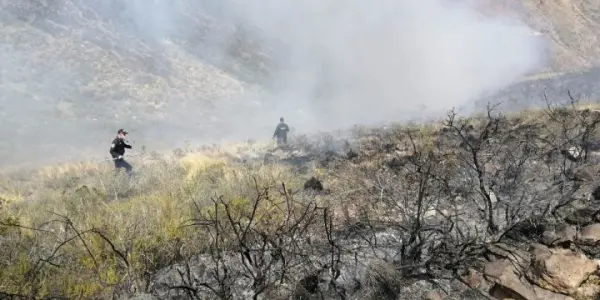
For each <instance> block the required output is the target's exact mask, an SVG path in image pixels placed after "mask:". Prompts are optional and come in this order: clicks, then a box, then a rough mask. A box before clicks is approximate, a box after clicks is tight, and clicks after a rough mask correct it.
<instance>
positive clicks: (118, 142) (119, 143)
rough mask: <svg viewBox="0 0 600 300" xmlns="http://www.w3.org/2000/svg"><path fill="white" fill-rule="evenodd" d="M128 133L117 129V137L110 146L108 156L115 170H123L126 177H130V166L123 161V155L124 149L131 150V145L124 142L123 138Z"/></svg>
mask: <svg viewBox="0 0 600 300" xmlns="http://www.w3.org/2000/svg"><path fill="white" fill-rule="evenodd" d="M127 134H128V132H127V131H125V129H119V131H117V137H116V138H115V139H114V140H113V141H112V145H111V146H110V155H111V156H112V158H113V161H114V162H115V168H117V169H119V168H124V169H125V171H127V174H128V175H131V169H133V168H132V167H131V165H130V164H129V163H128V162H127V161H125V159H123V155H125V149H131V145H129V144H127V143H126V142H125V137H126V136H127Z"/></svg>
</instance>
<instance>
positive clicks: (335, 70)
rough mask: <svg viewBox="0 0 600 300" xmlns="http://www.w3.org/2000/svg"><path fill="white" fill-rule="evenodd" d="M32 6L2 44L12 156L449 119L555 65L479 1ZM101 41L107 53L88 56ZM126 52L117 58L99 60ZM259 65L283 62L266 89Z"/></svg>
mask: <svg viewBox="0 0 600 300" xmlns="http://www.w3.org/2000/svg"><path fill="white" fill-rule="evenodd" d="M22 3H23V4H16V5H15V4H7V5H9V6H11V5H12V6H11V7H10V9H6V7H4V8H5V9H4V10H3V14H2V19H1V21H0V22H1V25H2V28H3V29H4V30H5V31H6V32H9V33H10V34H6V35H4V37H3V38H2V39H1V42H2V44H1V45H2V49H3V52H2V54H1V55H2V63H1V64H2V65H1V66H2V78H0V80H1V90H0V91H1V94H0V96H1V97H0V107H1V109H2V113H3V125H2V131H1V132H0V134H2V136H1V138H2V140H3V143H2V147H1V148H0V151H2V160H1V163H2V164H4V165H8V164H15V163H20V162H23V161H27V162H44V163H50V162H55V161H60V160H65V159H95V158H102V157H104V156H106V155H107V153H108V144H109V142H110V139H111V138H112V137H113V135H114V133H115V131H116V129H117V128H119V127H125V128H128V129H130V131H131V133H132V136H131V138H132V139H135V140H136V145H146V146H147V147H148V148H149V149H154V150H163V149H169V148H173V147H178V146H181V145H183V143H185V142H189V143H191V144H202V143H212V142H219V141H222V140H230V141H231V140H244V139H248V138H270V136H271V135H272V133H273V129H274V127H275V125H276V122H277V121H278V119H279V117H280V116H284V117H286V121H288V122H289V124H290V125H291V126H292V127H293V129H294V131H295V132H302V133H310V132H314V131H330V130H334V129H338V128H344V127H348V126H352V125H354V124H362V125H376V124H381V123H385V122H390V121H394V122H398V121H402V120H408V119H415V118H417V119H418V118H421V117H428V116H436V115H437V114H439V113H444V112H445V111H446V110H447V109H450V108H452V107H467V108H468V107H469V105H470V104H471V103H473V101H474V100H475V99H476V98H477V97H478V96H480V95H482V94H484V93H491V92H494V91H497V90H499V89H502V88H503V87H505V86H507V85H509V84H510V83H512V82H515V81H516V80H518V79H519V78H520V77H522V76H523V75H525V74H527V73H529V72H532V71H535V70H536V69H537V68H539V67H541V66H542V65H543V64H544V63H545V57H544V53H546V52H545V51H544V49H543V47H544V45H543V44H541V43H540V42H539V40H537V39H533V38H532V37H531V36H530V35H529V33H530V32H531V31H532V29H530V28H528V27H527V26H526V25H525V24H523V23H521V22H519V21H518V20H517V19H514V18H511V16H508V15H497V16H483V15H481V14H480V13H479V12H478V11H477V10H476V9H474V8H473V6H472V5H471V4H470V3H469V2H465V1H463V2H459V1H442V0H432V1H423V0H411V1H392V0H381V1H377V2H366V1H358V0H349V1H340V0H326V1H322V0H307V1H291V0H277V1H267V0H255V1H238V0H202V1H201V0H175V1H173V0H170V1H167V0H153V1H150V0H132V1H122V0H112V1H105V2H98V1H90V0H79V1H76V0H72V1H68V0H67V1H61V2H56V3H53V4H49V5H52V6H42V5H38V4H36V3H37V2H36V1H35V0H29V1H24V2H22ZM15 7H17V8H16V9H15ZM32 16H33V17H32ZM42 33H44V34H42ZM242 33H243V36H244V37H243V39H241V38H240V34H242ZM9 37H10V38H9ZM25 38H29V40H27V41H24V39H25ZM240 40H243V42H240ZM248 41H250V42H248ZM86 43H93V44H94V48H90V49H93V51H96V52H98V53H100V54H98V55H90V53H91V52H85V51H80V52H77V51H73V49H75V48H77V47H84V46H82V45H87V44H86ZM236 43H237V44H236ZM234 44H235V45H234ZM248 45H252V46H248ZM244 46H248V48H244ZM52 47H55V48H56V50H55V51H54V52H53V55H51V56H49V55H43V53H46V52H48V51H51V50H52ZM236 47H237V48H236ZM240 47H241V48H242V49H239V48H240ZM233 48H236V49H235V50H236V51H233V50H232V49H233ZM86 49H87V48H86ZM42 50H45V51H46V50H47V51H46V52H44V51H42ZM90 51H92V50H90ZM140 51H141V52H143V53H144V55H143V56H142V55H138V56H139V57H138V56H136V53H139V52H140ZM41 53H42V54H41ZM111 56H115V57H118V59H115V60H111V62H113V61H116V62H118V63H114V64H108V63H106V62H102V61H99V59H100V58H103V57H111ZM140 57H143V59H141V58H140ZM248 57H250V58H248ZM244 58H246V60H244ZM259 58H260V59H259ZM149 62H151V65H152V66H153V68H152V69H149V64H150V63H149ZM103 63H104V64H103ZM253 63H254V64H256V65H258V64H264V65H266V67H265V68H267V69H268V73H267V74H268V75H267V76H264V77H263V78H262V79H261V80H260V85H257V84H256V83H255V82H252V81H251V80H248V78H252V77H253V76H252V74H253V73H252V72H251V71H248V69H252V68H249V67H248V66H249V65H252V64H253ZM186 64H194V66H200V65H202V66H203V67H201V68H200V67H197V68H195V69H194V68H192V67H190V68H188V69H186V68H184V67H181V66H185V65H186ZM225 65H227V66H229V67H228V68H227V70H228V71H227V72H223V71H222V70H221V71H219V70H218V69H219V68H221V69H224V68H223V66H225ZM92 66H94V67H92ZM211 68H216V69H214V70H213V69H211ZM105 69H119V72H116V73H118V74H119V75H120V76H122V79H121V78H120V77H119V78H113V81H112V82H116V81H117V80H127V81H128V84H127V86H128V87H130V86H133V87H135V88H131V89H128V90H125V89H124V88H123V87H119V88H117V87H115V86H114V85H111V83H107V84H105V85H99V88H100V89H102V90H104V92H103V93H99V92H97V90H96V92H95V94H93V95H90V93H89V91H88V90H86V89H85V88H86V87H87V86H89V85H90V82H95V86H96V87H98V84H97V81H98V80H97V77H98V75H97V73H98V70H105ZM193 72H196V73H197V72H205V76H204V77H198V75H197V74H196V73H193ZM242 74H243V75H244V76H242ZM192 75H193V76H192ZM194 76H195V77H194ZM146 77H148V78H153V79H152V80H150V81H148V80H146V81H144V80H143V78H146ZM132 78H133V79H132ZM140 78H142V79H140ZM190 78H202V80H198V81H193V80H191V79H190ZM134 79H135V80H134ZM186 79H187V81H186ZM95 80H96V81H95ZM194 80H195V79H194ZM156 82H160V84H156ZM190 86H193V89H192V88H190ZM119 89H121V90H120V91H119ZM182 89H186V90H185V92H182ZM138 90H139V91H144V92H137V91H138ZM150 102H152V103H158V104H156V105H154V104H153V105H148V103H150ZM57 107H58V111H59V113H57ZM149 107H150V108H149ZM467 113H468V112H467Z"/></svg>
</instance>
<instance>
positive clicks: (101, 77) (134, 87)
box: [0, 0, 600, 166]
mask: <svg viewBox="0 0 600 300" xmlns="http://www.w3.org/2000/svg"><path fill="white" fill-rule="evenodd" d="M128 3H131V4H124V2H120V1H116V0H115V1H106V2H102V4H99V3H95V4H93V3H92V2H90V1H83V0H61V1H53V2H49V1H41V0H26V1H3V2H2V4H1V7H0V9H1V12H0V47H1V50H2V51H1V52H0V53H1V54H0V55H1V58H2V62H3V64H2V70H3V72H2V80H1V81H0V91H1V93H0V108H1V110H0V113H1V114H2V118H3V126H2V128H1V129H0V134H1V135H2V137H3V138H4V139H7V141H9V142H7V143H2V145H1V146H0V156H1V157H3V160H2V164H3V165H5V166H7V165H28V164H29V165H36V164H37V163H49V162H56V161H69V160H73V159H84V160H86V159H102V157H103V156H105V150H104V149H105V147H106V141H107V140H109V139H110V138H111V137H112V135H113V132H114V131H115V129H116V128H119V127H128V128H129V129H131V130H132V131H134V132H135V135H136V139H137V140H139V141H143V143H144V145H146V146H148V147H150V148H151V149H155V150H168V149H171V148H173V147H180V146H183V144H184V143H185V141H190V142H193V143H198V142H203V143H210V142H213V141H219V140H221V139H223V138H229V139H236V138H255V137H260V136H268V135H269V134H270V131H271V130H272V128H271V127H272V126H273V124H272V123H273V122H276V120H277V118H278V117H279V116H280V115H283V114H286V115H289V114H291V112H290V111H291V109H290V108H289V107H291V106H292V104H289V103H283V102H281V103H279V104H277V103H272V102H269V101H280V99H279V100H268V99H266V98H265V97H261V98H259V99H261V101H260V102H257V101H247V100H244V98H239V97H241V96H242V95H244V97H246V96H248V95H250V96H248V97H250V98H251V99H253V100H256V99H257V98H256V97H255V96H252V95H254V93H255V91H259V90H261V89H263V87H265V86H269V85H270V84H272V83H273V80H274V79H276V78H277V77H278V76H280V75H279V73H276V72H275V73H273V70H278V69H277V67H278V64H280V63H282V62H283V61H285V59H286V58H285V57H286V53H287V52H286V51H287V50H286V49H287V48H286V47H289V45H286V44H285V43H284V42H282V41H277V40H273V39H270V40H269V39H265V38H264V37H261V36H260V35H259V34H257V32H260V31H257V30H254V29H253V28H252V27H251V24H250V23H249V22H248V21H241V20H237V19H235V18H233V17H232V16H231V15H232V11H233V10H231V7H233V6H231V5H236V4H235V2H232V1H230V2H222V3H227V4H222V5H221V4H220V5H216V4H215V3H216V2H214V1H213V2H211V1H197V2H195V1H183V2H181V3H179V4H178V6H169V5H165V4H164V3H162V4H161V2H156V3H155V4H152V5H146V4H144V5H140V4H141V2H139V1H134V2H128ZM219 3H221V2H219ZM478 3H479V7H480V9H481V11H482V12H484V13H485V14H487V15H494V14H495V15H507V16H513V15H515V16H518V17H519V18H521V19H523V20H525V21H527V22H528V23H530V24H532V26H534V29H535V30H537V31H540V32H542V33H543V34H544V35H542V36H538V37H535V38H540V39H546V38H548V39H549V40H550V41H551V43H552V45H553V48H552V51H551V52H552V64H551V68H550V70H549V71H551V72H557V71H564V70H578V69H581V68H587V67H593V66H596V65H597V64H598V62H599V58H600V57H599V55H598V51H597V49H598V45H597V43H598V41H597V40H598V39H596V38H595V37H597V35H598V32H599V31H598V29H599V27H598V20H599V18H600V17H599V14H598V11H597V8H595V6H594V5H592V2H591V1H587V0H571V1H525V0H523V1H518V2H517V1H504V2H497V1H493V2H489V1H488V2H485V1H479V2H478ZM228 5H230V6H228ZM161 18H162V19H161ZM175 21H176V22H175ZM288 50H289V49H288ZM274 74H275V75H274ZM546 83H547V82H544V83H543V84H544V85H545V84H546ZM538 93H539V90H535V91H534V93H533V94H528V95H525V96H522V97H525V98H535V97H539V95H537V94H538ZM520 96H521V95H520ZM310 103H312V102H307V103H302V105H303V106H306V105H312V104H310ZM334 106H335V105H334ZM266 107H270V108H273V107H278V108H277V111H272V110H271V109H265V108H266ZM334 108H335V107H334ZM357 109H359V111H360V110H361V108H360V107H359V108H357ZM240 111H245V112H247V113H246V114H245V115H246V116H252V118H250V117H248V118H249V119H247V120H244V121H241V120H239V121H232V120H231V116H232V115H237V113H238V112H240ZM265 111H272V112H271V113H270V114H269V115H265V114H266V113H265ZM349 113H350V112H349ZM323 115H324V117H322V116H318V117H317V118H326V116H327V115H328V112H324V113H323ZM297 118H299V117H297ZM307 120H310V118H308V117H307ZM303 122H305V121H303ZM245 124H253V126H252V127H251V128H250V127H249V126H247V125H245ZM244 128H247V129H248V130H247V132H242V131H243V129H244ZM234 133H237V136H236V135H234ZM15 136H18V137H19V138H12V137H15ZM65 136H68V137H71V138H72V139H73V140H75V141H76V142H73V143H69V144H68V145H64V143H62V142H61V140H62V139H63V138H64V137H65ZM32 144H35V145H36V147H32V146H31V145H32ZM17 149H20V150H17ZM25 149H27V150H25ZM57 149H60V150H57Z"/></svg>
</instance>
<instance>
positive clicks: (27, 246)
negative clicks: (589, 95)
mask: <svg viewBox="0 0 600 300" xmlns="http://www.w3.org/2000/svg"><path fill="white" fill-rule="evenodd" d="M566 104H567V106H562V107H556V106H551V107H549V109H547V110H537V111H525V112H522V113H520V114H516V115H508V116H503V115H499V114H497V113H496V112H493V111H491V112H490V114H489V115H488V116H485V115H482V116H472V117H469V118H465V117H460V116H457V115H453V114H450V115H449V117H448V119H446V120H443V121H440V122H434V123H430V124H424V125H414V126H406V125H404V126H401V125H394V126H390V127H388V128H379V129H374V128H364V127H357V128H355V129H354V130H353V131H352V135H351V136H350V137H349V138H348V139H339V138H336V137H335V136H332V135H328V134H323V135H320V136H306V137H297V138H295V139H293V143H292V144H291V145H290V146H291V148H290V149H278V150H274V149H272V148H271V147H270V146H269V145H262V144H256V143H254V144H238V145H230V146H229V147H222V148H205V149H198V150H195V151H191V152H185V151H181V152H176V153H175V155H173V156H169V157H157V156H146V157H142V158H138V159H133V161H134V163H135V165H136V176H135V178H134V179H133V180H132V181H128V180H127V178H125V177H123V175H118V176H115V175H114V173H113V170H112V169H111V168H110V166H107V165H103V164H94V163H86V164H79V165H77V164H71V165H63V166H56V167H53V168H47V169H42V170H39V171H37V172H34V173H14V174H12V175H7V176H6V177H4V178H3V179H2V180H1V181H0V184H1V185H0V186H1V187H2V189H1V190H0V191H1V194H0V195H1V198H0V200H1V202H0V205H1V206H0V241H1V243H2V245H3V247H1V249H0V251H1V252H0V295H1V296H3V297H4V298H7V299H49V298H54V299H56V298H60V299H274V300H277V299H298V300H300V299H390V300H398V299H402V300H404V299H406V300H408V299H430V300H433V299H446V300H450V299H467V300H468V299H489V298H487V297H488V296H491V297H492V298H493V299H507V298H513V299H531V300H537V299H546V300H549V299H564V300H570V299H580V300H592V299H597V297H598V296H600V284H599V282H600V281H599V280H600V272H599V270H598V268H599V267H600V265H598V263H597V260H598V259H600V256H598V254H599V253H598V251H597V247H595V246H594V245H597V243H598V241H600V235H599V234H598V231H597V229H598V226H599V225H600V223H599V222H600V219H598V215H599V212H600V206H599V203H598V199H599V196H598V191H597V186H598V180H597V178H598V175H600V169H599V168H598V162H599V158H600V152H598V150H599V149H600V148H599V147H598V141H599V140H600V133H599V132H598V130H597V127H598V124H600V115H599V114H598V112H597V111H591V110H589V109H582V107H581V106H580V105H578V104H577V103H572V104H569V103H566ZM573 147H575V148H573ZM577 148H579V150H577ZM569 151H571V153H572V154H568V153H569ZM516 274H521V276H519V275H516Z"/></svg>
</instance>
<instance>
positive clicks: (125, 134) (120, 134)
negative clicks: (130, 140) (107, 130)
mask: <svg viewBox="0 0 600 300" xmlns="http://www.w3.org/2000/svg"><path fill="white" fill-rule="evenodd" d="M128 133H129V132H127V131H125V129H122V128H121V129H119V131H117V136H118V137H120V138H125V137H126V136H127V134H128Z"/></svg>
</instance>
